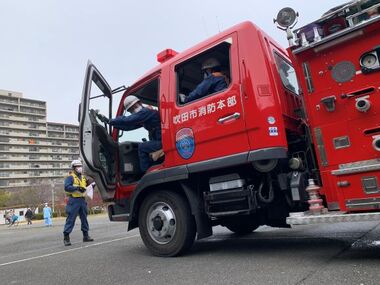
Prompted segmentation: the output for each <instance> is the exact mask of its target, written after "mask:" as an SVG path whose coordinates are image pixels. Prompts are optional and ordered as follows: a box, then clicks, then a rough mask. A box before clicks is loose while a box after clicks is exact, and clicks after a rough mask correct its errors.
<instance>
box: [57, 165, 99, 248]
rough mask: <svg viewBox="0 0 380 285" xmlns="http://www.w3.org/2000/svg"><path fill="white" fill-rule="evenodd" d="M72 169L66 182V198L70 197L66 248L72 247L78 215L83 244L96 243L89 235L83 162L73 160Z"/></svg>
mask: <svg viewBox="0 0 380 285" xmlns="http://www.w3.org/2000/svg"><path fill="white" fill-rule="evenodd" d="M71 169H72V171H71V172H70V174H69V175H68V176H67V177H66V179H65V182H64V185H65V192H66V196H67V197H69V199H68V201H67V204H66V214H67V218H66V223H65V226H64V229H63V244H64V245H65V246H69V245H71V241H70V234H71V232H72V230H73V228H74V225H75V220H76V218H77V216H78V214H79V217H80V220H81V231H82V233H83V242H91V241H94V239H93V238H91V237H90V236H89V235H88V231H89V229H90V228H89V225H88V221H87V202H86V199H85V196H86V187H87V186H88V181H87V179H86V177H85V176H84V175H83V174H82V162H81V161H80V160H73V161H72V162H71Z"/></svg>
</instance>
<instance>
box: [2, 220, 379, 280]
mask: <svg viewBox="0 0 380 285" xmlns="http://www.w3.org/2000/svg"><path fill="white" fill-rule="evenodd" d="M63 222H64V221H63V220H55V221H54V225H53V227H50V228H45V227H44V226H43V224H41V223H37V222H36V223H34V224H33V225H32V226H26V225H21V224H20V225H19V226H18V227H12V228H8V227H6V226H0V244H1V246H0V284H29V285H30V284H39V285H40V284H71V285H73V284H74V285H76V284H318V285H319V284H345V285H348V284H357V285H360V284H380V264H379V261H380V222H360V223H342V224H328V225H318V226H300V227H297V228H295V229H275V228H269V227H261V228H259V229H258V230H257V231H256V232H254V233H253V234H251V235H248V236H245V237H237V236H235V235H234V234H232V233H231V232H229V231H228V230H227V229H225V228H222V227H216V228H214V232H215V234H214V235H213V236H212V237H210V238H208V239H205V240H201V241H197V242H195V244H194V246H193V248H192V249H191V251H190V252H189V253H188V254H187V255H185V256H182V257H176V258H159V257H154V256H151V254H150V253H149V251H148V250H147V249H146V248H145V246H144V245H143V243H142V241H141V239H140V237H139V233H138V231H137V230H134V231H131V232H127V231H126V223H111V222H109V221H108V219H107V217H106V216H97V217H90V218H89V222H90V227H91V232H90V234H91V236H92V237H93V238H94V239H95V242H93V243H86V244H84V243H83V242H82V240H81V232H80V226H79V223H77V225H76V227H75V228H74V232H73V234H72V238H71V239H72V243H73V245H72V246H71V247H64V246H63V243H62V229H63Z"/></svg>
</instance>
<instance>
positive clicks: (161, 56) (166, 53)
mask: <svg viewBox="0 0 380 285" xmlns="http://www.w3.org/2000/svg"><path fill="white" fill-rule="evenodd" d="M177 54H178V52H176V51H175V50H173V49H170V48H168V49H165V50H163V51H162V52H160V53H158V54H157V61H158V62H159V63H163V62H165V61H167V60H168V59H171V58H172V57H174V56H176V55H177Z"/></svg>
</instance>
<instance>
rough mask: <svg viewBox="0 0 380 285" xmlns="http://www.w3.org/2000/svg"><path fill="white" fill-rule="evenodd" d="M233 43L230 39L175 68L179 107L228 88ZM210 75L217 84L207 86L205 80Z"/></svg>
mask: <svg viewBox="0 0 380 285" xmlns="http://www.w3.org/2000/svg"><path fill="white" fill-rule="evenodd" d="M231 42H232V40H231V39H228V40H226V41H224V42H222V43H221V44H219V45H217V46H215V47H213V48H211V49H209V50H207V51H205V52H203V53H201V54H199V55H197V56H194V57H192V58H190V59H188V60H187V61H185V62H183V63H180V64H178V65H177V66H176V67H175V70H176V78H177V79H176V80H177V82H176V84H177V102H178V104H179V105H183V104H187V103H189V102H192V101H194V100H197V99H200V98H203V97H206V96H210V95H212V94H215V93H218V92H220V91H222V90H224V89H227V88H228V86H229V84H230V81H231V74H230V48H231ZM208 67H209V68H208ZM210 73H212V74H213V75H212V76H213V77H215V78H216V79H214V82H215V83H211V84H205V82H206V81H207V80H206V81H204V80H205V78H206V77H207V76H210ZM200 84H202V86H200ZM194 90H195V91H194ZM196 93H197V94H196Z"/></svg>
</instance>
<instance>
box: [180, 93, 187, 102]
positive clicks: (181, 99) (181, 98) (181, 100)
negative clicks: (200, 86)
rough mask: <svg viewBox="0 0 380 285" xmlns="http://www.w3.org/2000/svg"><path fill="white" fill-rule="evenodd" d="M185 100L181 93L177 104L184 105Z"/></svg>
mask: <svg viewBox="0 0 380 285" xmlns="http://www.w3.org/2000/svg"><path fill="white" fill-rule="evenodd" d="M185 100H186V95H185V94H182V93H179V102H180V103H185Z"/></svg>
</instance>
